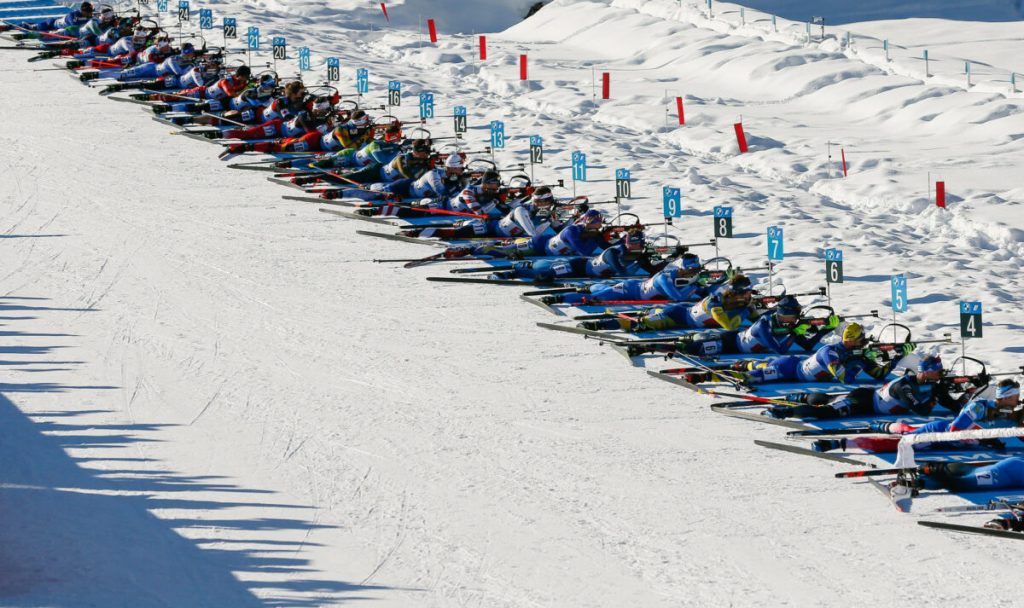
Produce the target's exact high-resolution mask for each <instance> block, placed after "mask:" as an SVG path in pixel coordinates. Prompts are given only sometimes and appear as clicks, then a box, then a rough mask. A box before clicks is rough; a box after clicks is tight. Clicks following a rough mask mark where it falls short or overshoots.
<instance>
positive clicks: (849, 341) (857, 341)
mask: <svg viewBox="0 0 1024 608" xmlns="http://www.w3.org/2000/svg"><path fill="white" fill-rule="evenodd" d="M867 343H868V337H867V336H865V335H864V328H863V327H861V325H860V323H850V324H849V325H847V326H846V329H844V330H843V346H845V347H846V348H848V349H851V350H852V349H855V348H860V347H862V346H864V345H865V344H867Z"/></svg>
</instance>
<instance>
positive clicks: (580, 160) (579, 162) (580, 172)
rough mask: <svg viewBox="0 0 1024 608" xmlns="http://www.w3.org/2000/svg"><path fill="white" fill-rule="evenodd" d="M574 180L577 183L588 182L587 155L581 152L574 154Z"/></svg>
mask: <svg viewBox="0 0 1024 608" xmlns="http://www.w3.org/2000/svg"><path fill="white" fill-rule="evenodd" d="M572 179H573V181H576V182H585V181H587V155H586V154H584V153H583V152H580V151H579V150H577V151H576V152H573V153H572Z"/></svg>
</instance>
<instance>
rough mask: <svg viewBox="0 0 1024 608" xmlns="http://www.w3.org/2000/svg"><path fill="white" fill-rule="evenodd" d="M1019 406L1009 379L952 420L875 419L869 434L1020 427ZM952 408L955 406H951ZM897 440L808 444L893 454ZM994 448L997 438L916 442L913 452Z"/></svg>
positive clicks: (822, 448) (824, 449)
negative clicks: (895, 420) (988, 397)
mask: <svg viewBox="0 0 1024 608" xmlns="http://www.w3.org/2000/svg"><path fill="white" fill-rule="evenodd" d="M1019 404H1020V384H1019V383H1018V382H1016V381H1015V380H1011V379H1009V378H1007V379H1005V380H1002V381H1000V382H999V384H998V385H997V386H996V391H995V397H994V398H993V399H985V398H982V397H980V396H976V397H974V398H973V399H971V400H970V401H968V402H967V404H966V405H964V406H963V408H961V410H960V413H959V414H957V415H956V417H955V418H949V419H945V420H933V421H932V422H928V423H926V424H919V425H914V424H908V423H906V422H890V421H888V420H876V421H873V422H871V424H870V427H871V430H872V431H875V432H878V433H889V434H892V435H915V434H920V433H953V432H956V431H969V430H974V429H992V428H1006V427H1013V426H1022V422H1024V421H1022V418H1021V416H1020V412H1016V411H1014V410H1016V409H1017V406H1018V405H1019ZM954 407H955V406H954ZM899 442H900V439H899V437H857V436H853V437H843V438H841V439H819V440H817V441H815V442H814V443H813V444H812V447H813V448H814V450H815V451H818V452H827V451H829V450H838V449H842V450H846V449H847V448H860V449H863V450H869V451H872V452H895V451H896V449H897V447H898V446H899ZM979 444H980V445H982V446H985V447H991V448H995V449H1005V447H1006V446H1005V445H1004V444H1003V442H1002V441H1000V440H998V439H982V440H981V441H980V442H979V441H977V440H974V439H967V440H960V441H943V442H936V443H916V444H914V449H915V450H929V449H930V450H949V449H960V448H972V447H977V446H978V445H979Z"/></svg>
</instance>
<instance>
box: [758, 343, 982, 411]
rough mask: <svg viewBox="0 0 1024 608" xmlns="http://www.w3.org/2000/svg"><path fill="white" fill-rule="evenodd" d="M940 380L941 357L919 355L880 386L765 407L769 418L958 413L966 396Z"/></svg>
mask: <svg viewBox="0 0 1024 608" xmlns="http://www.w3.org/2000/svg"><path fill="white" fill-rule="evenodd" d="M941 380H942V359H940V358H939V357H937V356H926V357H922V358H921V359H920V360H919V361H918V362H917V365H916V366H915V368H914V369H910V368H907V369H905V370H904V373H903V376H902V377H900V378H897V379H896V380H892V381H890V382H888V383H886V384H884V385H882V386H881V387H878V388H876V387H861V388H857V389H854V390H852V391H850V392H849V393H847V394H846V395H842V396H838V397H837V396H835V395H829V394H827V393H805V394H803V395H792V396H790V397H787V399H788V400H789V401H804V402H806V404H805V405H798V406H774V407H771V408H768V409H767V410H765V412H764V413H765V415H766V416H770V417H772V418H789V417H799V418H808V419H818V420H834V419H836V418H847V417H850V416H877V415H882V416H888V415H895V414H908V413H914V414H917V415H918V416H927V415H929V414H930V413H931V411H932V409H934V408H935V406H936V405H941V406H942V407H944V408H946V409H947V410H950V411H952V412H954V413H955V412H959V411H960V407H961V406H962V405H963V402H964V401H965V400H966V399H967V397H968V395H967V394H966V393H965V394H964V395H961V396H960V397H959V398H954V397H953V396H952V395H951V394H950V391H949V386H947V384H946V383H944V382H941Z"/></svg>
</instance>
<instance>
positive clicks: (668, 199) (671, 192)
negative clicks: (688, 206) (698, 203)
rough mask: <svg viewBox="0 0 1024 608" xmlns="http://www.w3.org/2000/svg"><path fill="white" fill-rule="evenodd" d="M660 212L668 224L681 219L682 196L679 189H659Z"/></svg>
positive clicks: (666, 187)
mask: <svg viewBox="0 0 1024 608" xmlns="http://www.w3.org/2000/svg"><path fill="white" fill-rule="evenodd" d="M661 210H662V215H663V216H664V217H665V221H667V222H669V223H672V219H673V218H677V217H683V194H682V191H681V190H680V189H679V188H672V187H671V186H665V187H664V188H662V189H661Z"/></svg>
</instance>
